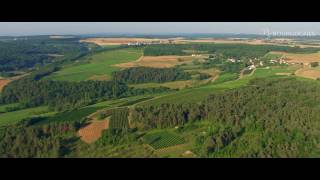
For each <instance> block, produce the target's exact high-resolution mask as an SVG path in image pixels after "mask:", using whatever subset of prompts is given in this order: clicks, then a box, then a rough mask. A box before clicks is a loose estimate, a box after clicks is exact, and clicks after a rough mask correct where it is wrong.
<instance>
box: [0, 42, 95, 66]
mask: <svg viewBox="0 0 320 180" xmlns="http://www.w3.org/2000/svg"><path fill="white" fill-rule="evenodd" d="M87 52H89V50H88V47H87V45H86V44H84V43H79V39H65V40H61V39H60V40H58V39H50V38H47V37H45V38H41V39H33V38H32V37H30V38H28V39H27V40H17V41H8V42H0V72H1V71H2V72H5V71H17V70H28V69H30V68H34V67H35V66H43V65H46V64H49V63H52V62H54V61H56V60H64V59H74V58H78V57H81V56H83V55H85V54H86V53H87ZM55 55H59V56H55ZM60 55H63V56H60Z"/></svg>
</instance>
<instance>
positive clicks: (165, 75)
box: [113, 67, 191, 83]
mask: <svg viewBox="0 0 320 180" xmlns="http://www.w3.org/2000/svg"><path fill="white" fill-rule="evenodd" d="M113 78H114V79H116V80H117V81H122V82H126V83H148V82H156V83H163V82H169V81H176V80H187V79H190V78H191V76H190V74H188V73H186V72H184V71H182V70H180V69H176V68H148V67H134V68H129V69H125V70H122V71H117V72H115V73H114V74H113Z"/></svg>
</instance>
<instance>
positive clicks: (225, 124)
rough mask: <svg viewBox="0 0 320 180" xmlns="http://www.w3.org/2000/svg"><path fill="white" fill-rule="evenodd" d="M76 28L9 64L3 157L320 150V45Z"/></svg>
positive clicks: (0, 130)
mask: <svg viewBox="0 0 320 180" xmlns="http://www.w3.org/2000/svg"><path fill="white" fill-rule="evenodd" d="M72 38H75V37H72ZM72 38H63V39H66V41H68V42H69V41H70V42H69V44H68V46H70V47H69V48H70V51H66V50H63V51H62V50H60V49H58V50H56V49H55V51H54V52H50V53H52V54H54V53H56V51H58V53H57V54H61V56H60V55H59V56H50V58H49V59H50V60H48V61H47V62H46V63H43V64H42V65H41V66H40V65H39V67H38V66H35V65H34V64H28V65H25V66H22V65H21V64H18V65H15V64H11V65H10V68H9V67H3V68H6V71H2V73H3V74H6V75H8V77H2V78H1V79H0V90H2V91H1V93H0V97H1V98H0V99H1V101H0V138H2V141H1V142H0V145H2V146H1V147H2V148H1V149H0V157H7V156H10V157H153V158H159V157H164V158H171V157H174V158H175V157H179V158H195V157H198V158H199V157H200V158H208V157H314V156H315V157H318V156H319V155H320V153H319V152H320V151H319V150H318V148H317V147H318V146H319V144H320V139H319V137H320V136H319V135H320V134H319V131H318V129H319V128H320V126H319V123H318V122H319V120H320V119H319V116H318V113H319V112H320V106H319V105H318V101H319V99H320V96H319V94H320V92H319V89H320V88H319V87H320V81H319V78H320V69H319V66H318V65H319V64H318V63H319V62H320V56H319V52H320V46H319V47H318V46H311V45H310V46H307V45H305V46H304V47H299V46H297V45H296V44H293V43H297V42H296V41H294V40H287V41H285V42H286V43H284V42H283V41H280V40H277V39H275V40H272V41H266V40H259V39H245V40H243V39H232V40H231V39H229V38H225V39H212V38H198V39H195V38H193V39H188V38H181V37H176V38H166V39H165V38H163V39H161V38H156V37H154V38H140V37H139V38H138V37H137V38H98V37H97V38H83V39H81V38H79V39H75V40H74V39H72ZM53 39H55V40H56V41H57V42H56V41H54V40H53ZM32 41H35V40H32ZM42 41H44V42H47V41H48V42H52V41H54V43H56V44H58V45H60V46H61V45H63V44H61V42H60V41H61V38H52V37H51V38H50V37H49V38H48V39H43V40H42ZM33 43H34V42H33ZM78 43H79V44H78ZM139 43H141V44H139ZM299 43H301V42H300V41H299ZM292 44H293V45H292ZM0 45H1V44H0ZM78 46H81V47H83V49H81V50H79V51H78V49H77V48H78ZM92 47H93V50H92V49H91V50H89V49H90V48H92ZM51 48H54V47H50V48H49V47H48V49H49V50H46V51H53V50H52V49H51ZM39 51H40V50H39ZM42 51H44V50H42ZM0 56H1V54H0ZM39 58H44V57H42V56H39ZM46 58H47V57H46ZM51 58H53V59H51ZM39 61H40V60H39ZM12 69H14V70H17V69H19V70H20V71H23V72H24V73H23V75H20V76H15V75H13V76H9V74H10V73H12V72H14V71H13V70H12ZM9 82H10V83H9ZM273 132H277V133H273ZM23 139H25V140H23ZM43 142H45V143H43ZM31 143H33V144H34V146H30V144H31ZM18 145H19V147H17V146H18ZM12 147H17V148H16V149H14V148H12ZM49 147H50V148H49ZM25 149H31V150H30V151H28V152H27V151H26V150H25Z"/></svg>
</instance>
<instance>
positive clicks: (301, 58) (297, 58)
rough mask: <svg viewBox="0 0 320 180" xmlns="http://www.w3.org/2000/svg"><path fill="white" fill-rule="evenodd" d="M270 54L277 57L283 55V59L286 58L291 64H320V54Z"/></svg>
mask: <svg viewBox="0 0 320 180" xmlns="http://www.w3.org/2000/svg"><path fill="white" fill-rule="evenodd" d="M270 53H271V54H275V55H281V56H282V57H283V58H286V59H287V61H288V62H289V63H303V64H306V65H308V64H310V63H311V62H320V52H318V53H309V54H296V53H286V52H275V51H274V52H270Z"/></svg>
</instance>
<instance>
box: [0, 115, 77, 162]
mask: <svg viewBox="0 0 320 180" xmlns="http://www.w3.org/2000/svg"><path fill="white" fill-rule="evenodd" d="M29 122H30V121H29V120H26V121H23V122H21V123H19V124H16V125H13V126H9V127H7V128H5V129H4V130H2V131H1V132H0V139H1V141H0V157H1V158H5V157H6V158H8V157H9V158H16V157H19V158H34V157H46V158H48V157H50V158H56V157H63V156H65V155H66V154H68V153H70V151H71V148H72V146H73V143H74V142H76V141H77V140H78V138H77V137H76V136H75V135H74V134H75V133H76V131H77V130H78V129H79V128H80V127H81V123H80V122H63V123H50V124H46V125H43V126H31V124H29Z"/></svg>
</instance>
